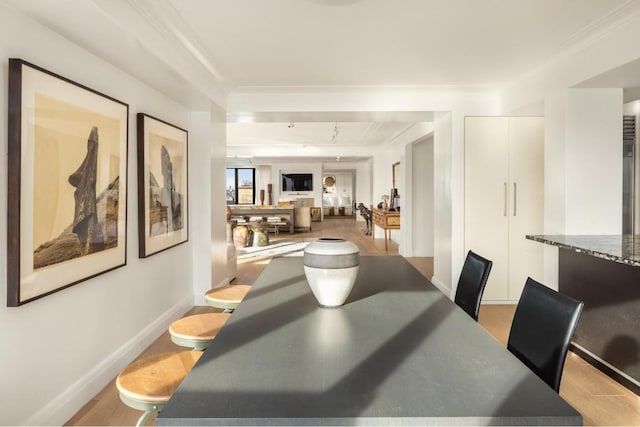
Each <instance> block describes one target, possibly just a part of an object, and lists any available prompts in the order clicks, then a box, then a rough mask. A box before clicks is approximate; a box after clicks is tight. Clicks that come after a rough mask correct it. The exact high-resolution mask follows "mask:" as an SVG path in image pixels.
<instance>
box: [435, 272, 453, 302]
mask: <svg viewBox="0 0 640 427" xmlns="http://www.w3.org/2000/svg"><path fill="white" fill-rule="evenodd" d="M431 283H433V284H434V285H435V287H436V288H438V289H440V292H442V293H443V294H445V296H446V297H447V298H449V299H450V298H451V288H449V287H448V286H447V285H445V284H444V283H443V282H441V281H440V280H438V279H437V278H436V276H433V277H432V278H431Z"/></svg>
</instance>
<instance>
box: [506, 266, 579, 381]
mask: <svg viewBox="0 0 640 427" xmlns="http://www.w3.org/2000/svg"><path fill="white" fill-rule="evenodd" d="M583 306H584V304H583V303H582V302H581V301H576V300H574V299H573V298H570V297H568V296H566V295H563V294H561V293H559V292H556V291H554V290H552V289H550V288H548V287H546V286H544V285H542V284H540V283H538V282H536V281H535V280H533V279H532V278H530V277H529V278H527V281H526V283H525V285H524V290H523V291H522V296H521V297H520V301H519V302H518V306H517V308H516V314H515V316H514V318H513V323H512V324H511V332H510V333H509V340H508V342H507V349H508V350H509V351H511V353H513V354H514V355H515V356H516V357H517V358H518V359H520V360H521V361H522V362H523V363H524V364H525V365H527V367H529V369H531V370H532V371H533V372H534V373H535V374H536V375H538V376H539V377H540V378H541V379H542V380H543V381H544V382H546V383H547V384H549V386H550V387H551V388H553V389H554V390H555V391H556V392H559V391H560V379H561V378H562V369H563V367H564V361H565V358H566V355H567V351H568V350H569V344H570V343H571V337H573V333H574V332H575V330H576V326H578V320H579V319H580V315H581V314H582V307H583Z"/></svg>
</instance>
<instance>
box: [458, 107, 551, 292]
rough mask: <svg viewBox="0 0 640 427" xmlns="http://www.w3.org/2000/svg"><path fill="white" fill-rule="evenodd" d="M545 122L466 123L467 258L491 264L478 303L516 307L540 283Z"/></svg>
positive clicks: (502, 119)
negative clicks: (529, 285)
mask: <svg viewBox="0 0 640 427" xmlns="http://www.w3.org/2000/svg"><path fill="white" fill-rule="evenodd" d="M543 120H544V119H543V118H542V117H466V118H465V137H464V141H465V253H466V251H468V250H472V251H474V252H476V253H478V254H480V255H482V256H484V257H485V258H488V259H490V260H492V261H493V267H492V269H491V273H490V275H489V281H488V282H487V287H486V288H485V291H484V295H483V298H482V300H483V301H485V302H487V301H511V302H517V301H518V300H519V299H520V294H521V293H522V289H523V287H524V283H525V281H526V279H527V277H529V276H530V277H532V278H534V279H536V280H538V281H542V277H543V245H541V244H540V243H536V242H533V241H531V240H527V239H526V238H525V236H526V235H527V234H542V233H543V225H544V205H543V203H544V194H543V191H544V121H543Z"/></svg>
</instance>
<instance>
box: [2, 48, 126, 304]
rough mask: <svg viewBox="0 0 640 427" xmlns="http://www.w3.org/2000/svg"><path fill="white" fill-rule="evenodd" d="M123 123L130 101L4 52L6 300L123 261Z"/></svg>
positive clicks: (23, 298)
mask: <svg viewBox="0 0 640 427" xmlns="http://www.w3.org/2000/svg"><path fill="white" fill-rule="evenodd" d="M128 129H129V105H128V104H126V103H124V102H122V101H119V100H117V99H114V98H112V97H110V96H108V95H105V94H102V93H100V92H98V91H96V90H94V89H91V88H89V87H86V86H83V85H81V84H79V83H76V82H74V81H72V80H70V79H68V78H65V77H62V76H60V75H58V74H55V73H53V72H51V71H48V70H46V69H44V68H42V67H39V66H36V65H34V64H31V63H29V62H27V61H24V60H22V59H18V58H11V59H9V100H8V191H7V195H8V200H7V305H8V306H9V307H17V306H20V305H22V304H26V303H28V302H31V301H34V300H37V299H39V298H42V297H44V296H47V295H50V294H52V293H54V292H57V291H60V290H62V289H65V288H68V287H70V286H72V285H75V284H77V283H80V282H82V281H85V280H87V279H90V278H92V277H95V276H98V275H100V274H103V273H106V272H108V271H111V270H114V269H116V268H119V267H122V266H124V265H126V259H127V258H126V256H127V255H126V248H127V241H126V236H127V179H128V177H127V167H128V165H127V156H128Z"/></svg>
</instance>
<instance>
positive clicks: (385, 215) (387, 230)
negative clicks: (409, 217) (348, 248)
mask: <svg viewBox="0 0 640 427" xmlns="http://www.w3.org/2000/svg"><path fill="white" fill-rule="evenodd" d="M371 219H372V221H373V227H371V238H372V239H375V238H376V227H375V226H376V225H377V226H378V227H380V228H382V230H384V250H385V251H387V250H388V246H387V245H388V241H389V238H390V236H391V230H400V212H395V211H394V212H391V211H383V210H380V209H375V208H374V209H373V210H372V213H371Z"/></svg>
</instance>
